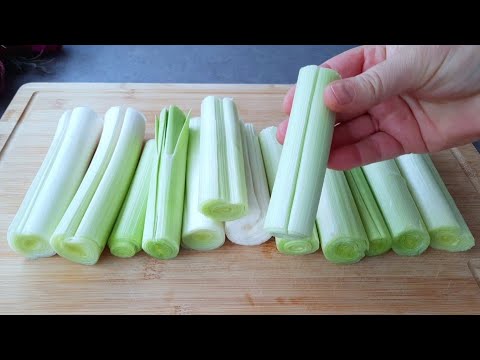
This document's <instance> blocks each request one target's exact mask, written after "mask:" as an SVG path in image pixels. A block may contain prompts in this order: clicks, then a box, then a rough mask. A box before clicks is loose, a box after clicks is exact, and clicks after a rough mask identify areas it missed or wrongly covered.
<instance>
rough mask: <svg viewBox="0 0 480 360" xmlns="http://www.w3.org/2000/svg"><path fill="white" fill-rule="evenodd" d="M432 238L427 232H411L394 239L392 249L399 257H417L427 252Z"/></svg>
mask: <svg viewBox="0 0 480 360" xmlns="http://www.w3.org/2000/svg"><path fill="white" fill-rule="evenodd" d="M428 245H430V236H429V235H428V233H427V232H425V231H420V230H409V231H405V232H403V233H401V234H400V235H398V236H396V237H394V238H393V243H392V249H393V251H395V253H396V254H397V255H401V256H417V255H420V254H421V253H423V252H424V251H425V250H427V248H428Z"/></svg>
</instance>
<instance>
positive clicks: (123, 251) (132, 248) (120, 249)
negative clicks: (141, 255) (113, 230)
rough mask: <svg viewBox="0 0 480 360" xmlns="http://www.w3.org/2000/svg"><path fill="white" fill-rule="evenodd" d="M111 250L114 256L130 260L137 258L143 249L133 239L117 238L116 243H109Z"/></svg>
mask: <svg viewBox="0 0 480 360" xmlns="http://www.w3.org/2000/svg"><path fill="white" fill-rule="evenodd" d="M109 249H110V252H111V253H112V255H113V256H117V257H121V258H129V257H132V256H135V255H136V254H137V253H138V252H139V251H140V250H142V247H141V246H138V242H137V241H132V239H122V238H115V241H113V242H110V243H109Z"/></svg>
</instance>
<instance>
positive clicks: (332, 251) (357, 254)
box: [322, 237, 367, 264]
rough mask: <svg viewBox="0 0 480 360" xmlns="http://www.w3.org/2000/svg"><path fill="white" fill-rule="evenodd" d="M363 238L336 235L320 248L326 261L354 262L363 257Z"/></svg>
mask: <svg viewBox="0 0 480 360" xmlns="http://www.w3.org/2000/svg"><path fill="white" fill-rule="evenodd" d="M364 240H365V239H363V238H358V239H355V238H351V237H338V238H336V239H334V240H331V241H330V242H329V243H328V245H327V246H324V247H323V248H322V250H323V255H324V256H325V258H326V259H327V260H328V261H331V262H333V263H336V264H354V263H356V262H359V261H360V260H362V259H363V258H364V257H365V252H366V250H367V247H366V246H364V245H365V241H364Z"/></svg>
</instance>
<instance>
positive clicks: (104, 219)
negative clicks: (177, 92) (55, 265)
mask: <svg viewBox="0 0 480 360" xmlns="http://www.w3.org/2000/svg"><path fill="white" fill-rule="evenodd" d="M144 136H145V117H144V116H143V115H142V114H141V113H139V112H137V111H136V110H134V109H132V108H127V109H125V108H122V107H113V108H111V109H109V110H108V111H107V112H106V114H105V124H104V130H103V133H102V137H101V138H100V143H99V145H98V148H97V151H96V152H95V155H94V156H93V159H92V162H91V164H90V166H89V168H88V170H87V173H86V174H85V177H84V179H83V181H82V183H81V185H80V187H79V188H78V191H77V192H76V194H75V197H74V198H73V200H72V202H71V203H70V205H69V206H68V209H67V211H66V212H65V214H64V215H63V218H62V220H61V221H60V224H59V225H58V226H57V228H56V230H55V233H54V234H53V236H52V238H51V239H50V245H51V246H52V247H53V248H54V250H55V251H56V252H57V253H58V254H59V255H60V256H62V257H64V258H66V259H68V260H71V261H73V262H77V263H80V264H84V265H93V264H95V263H96V262H97V261H98V259H99V257H100V255H101V253H102V251H103V249H104V248H105V245H106V243H107V240H108V236H109V235H110V232H111V230H112V227H113V225H114V223H115V219H116V218H117V215H118V213H119V211H120V208H121V206H122V203H123V200H124V198H125V195H126V193H127V191H128V188H129V186H130V182H131V180H132V177H133V174H134V172H135V168H136V166H137V163H138V158H139V156H140V152H141V150H142V144H143V138H144Z"/></svg>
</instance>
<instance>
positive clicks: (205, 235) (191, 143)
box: [181, 117, 225, 251]
mask: <svg viewBox="0 0 480 360" xmlns="http://www.w3.org/2000/svg"><path fill="white" fill-rule="evenodd" d="M200 121H201V120H200V118H199V117H196V118H192V119H191V120H190V125H189V127H190V129H189V139H188V156H187V175H186V176H187V179H186V184H185V206H184V209H183V224H182V242H181V245H182V246H183V247H184V248H187V249H192V250H200V251H206V250H213V249H216V248H219V247H220V246H222V245H223V244H224V243H225V229H224V224H223V223H222V222H220V221H215V220H212V219H210V218H209V217H206V216H205V215H203V214H202V213H201V212H200V211H199V206H198V186H199V181H200V179H199V174H200Z"/></svg>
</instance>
